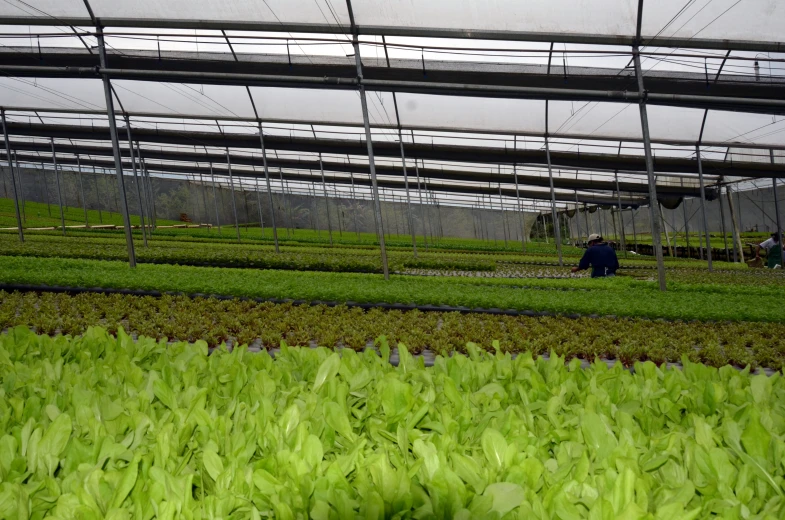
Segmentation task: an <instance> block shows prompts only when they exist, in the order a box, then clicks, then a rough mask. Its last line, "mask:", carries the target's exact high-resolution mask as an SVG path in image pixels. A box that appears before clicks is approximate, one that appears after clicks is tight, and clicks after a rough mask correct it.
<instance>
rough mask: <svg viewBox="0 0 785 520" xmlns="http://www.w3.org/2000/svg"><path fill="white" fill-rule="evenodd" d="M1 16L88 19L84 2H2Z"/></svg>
mask: <svg viewBox="0 0 785 520" xmlns="http://www.w3.org/2000/svg"><path fill="white" fill-rule="evenodd" d="M0 16H19V17H42V18H87V17H88V16H89V15H88V13H87V9H86V8H85V4H84V1H83V0H35V1H34V2H29V1H24V0H6V1H4V2H0Z"/></svg>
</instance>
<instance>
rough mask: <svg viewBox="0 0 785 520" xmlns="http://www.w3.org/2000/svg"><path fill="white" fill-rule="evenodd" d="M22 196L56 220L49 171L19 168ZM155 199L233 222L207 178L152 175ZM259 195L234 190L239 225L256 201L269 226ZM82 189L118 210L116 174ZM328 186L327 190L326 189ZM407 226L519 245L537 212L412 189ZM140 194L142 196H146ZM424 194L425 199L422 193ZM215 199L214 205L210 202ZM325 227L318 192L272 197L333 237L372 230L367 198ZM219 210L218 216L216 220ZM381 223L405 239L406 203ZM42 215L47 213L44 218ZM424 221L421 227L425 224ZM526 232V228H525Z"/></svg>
mask: <svg viewBox="0 0 785 520" xmlns="http://www.w3.org/2000/svg"><path fill="white" fill-rule="evenodd" d="M23 172H24V173H23V175H22V179H23V181H22V184H23V195H24V199H25V200H26V201H32V202H41V203H47V202H48V203H49V204H50V210H51V211H52V215H55V216H56V215H57V200H58V199H57V182H56V179H55V176H54V171H53V170H51V169H44V170H42V169H36V168H23ZM0 174H1V175H0V178H2V180H0V193H2V196H3V197H9V198H10V197H11V196H12V191H11V189H12V188H11V177H10V175H8V169H7V168H0ZM60 180H61V190H62V195H63V203H64V204H65V205H66V206H72V207H81V206H82V195H81V191H80V188H79V176H78V175H77V174H76V172H73V171H62V172H61V176H60ZM125 183H126V184H125V186H126V194H127V201H128V208H129V211H130V212H131V213H132V214H136V215H138V214H139V199H138V197H137V190H136V181H135V179H134V178H133V175H130V174H126V175H125ZM152 186H153V191H154V194H155V211H156V216H157V218H159V219H169V220H180V218H181V216H184V217H185V218H187V219H189V220H190V221H191V222H193V223H204V224H213V225H217V224H219V223H220V225H222V226H227V225H232V224H233V223H234V216H233V211H232V202H231V193H232V192H231V190H230V189H228V188H226V187H218V186H217V187H216V188H215V190H213V187H212V185H211V184H210V183H209V182H207V180H206V179H205V184H202V183H200V182H192V181H187V180H183V179H173V178H172V179H166V178H160V177H153V178H152ZM260 186H262V191H260V192H259V194H258V195H257V192H256V191H254V190H248V189H246V190H245V191H241V190H240V189H239V188H237V189H235V194H234V196H235V205H236V207H237V218H238V221H239V223H240V224H241V225H246V224H247V225H253V226H258V224H259V207H258V201H259V200H261V205H262V219H263V221H264V225H265V227H269V226H270V225H271V222H272V215H271V212H270V205H269V202H268V201H269V198H268V195H267V192H266V191H264V190H263V186H264V183H263V182H261V183H260ZM82 188H83V190H84V197H85V198H86V201H87V209H91V210H102V211H107V212H114V213H117V212H119V208H120V201H119V198H118V193H119V192H118V189H117V177H116V176H115V175H113V174H93V173H92V172H90V173H82ZM328 189H329V188H328ZM412 193H413V195H412V203H411V208H412V223H413V225H414V227H415V233H416V234H417V235H419V236H422V235H423V234H427V235H428V236H429V237H431V236H433V237H437V236H448V237H457V238H475V237H476V238H484V239H487V240H495V241H504V240H505V239H506V240H509V241H515V240H520V237H521V230H522V229H524V230H527V231H528V232H529V233H530V234H531V228H532V224H533V223H534V221H535V217H536V215H537V214H536V213H531V212H524V214H523V220H524V221H523V222H521V215H520V214H519V213H517V212H515V211H510V210H506V211H504V212H502V211H500V210H498V209H482V210H481V209H471V208H461V207H450V206H444V205H440V206H439V207H438V208H437V206H436V205H435V204H423V205H420V204H419V203H418V201H419V199H418V197H416V196H415V195H414V193H415V192H412ZM143 196H144V195H143ZM424 196H425V195H424ZM216 200H217V205H216V203H215V201H216ZM327 200H328V204H327V205H329V214H330V218H329V222H328V218H327V212H328V209H327V205H325V198H324V197H323V196H322V190H321V187H317V191H316V196H309V195H304V194H302V195H301V194H291V195H290V194H286V195H284V194H281V193H273V205H274V206H275V218H276V224H277V225H278V227H282V228H284V227H285V228H294V229H304V228H307V229H320V230H323V231H327V230H328V228H329V227H330V226H332V229H333V231H334V232H335V233H339V234H340V233H354V232H356V231H360V232H368V233H373V232H374V231H375V221H374V216H373V204H372V201H371V200H360V199H351V198H345V197H334V196H330V197H329V198H328V199H327ZM216 206H217V215H216ZM381 209H382V222H383V223H384V231H385V233H386V234H409V233H410V230H409V222H408V217H407V213H406V211H407V205H406V203H405V202H382V207H381ZM41 216H44V215H41ZM423 223H424V225H423ZM524 232H526V231H524Z"/></svg>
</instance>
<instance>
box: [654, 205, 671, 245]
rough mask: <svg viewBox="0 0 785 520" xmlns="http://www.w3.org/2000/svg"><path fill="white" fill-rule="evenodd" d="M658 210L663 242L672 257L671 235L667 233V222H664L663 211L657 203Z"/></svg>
mask: <svg viewBox="0 0 785 520" xmlns="http://www.w3.org/2000/svg"><path fill="white" fill-rule="evenodd" d="M658 205H659V208H658V209H659V210H660V218H661V219H662V230H663V231H664V232H665V244H666V245H667V247H668V252H669V253H670V257H671V258H673V256H674V255H673V246H671V237H670V235H669V234H668V224H667V222H665V213H664V212H663V211H662V204H659V203H658Z"/></svg>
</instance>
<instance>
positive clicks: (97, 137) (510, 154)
mask: <svg viewBox="0 0 785 520" xmlns="http://www.w3.org/2000/svg"><path fill="white" fill-rule="evenodd" d="M8 127H9V133H10V135H12V136H20V137H21V136H28V137H46V138H52V137H54V138H63V139H80V140H90V141H107V140H108V139H109V133H108V130H107V129H106V128H101V127H93V126H82V125H50V124H40V123H32V122H29V123H24V122H23V123H19V122H15V123H9V125H8ZM135 139H137V140H138V141H140V142H142V143H155V144H169V145H181V146H188V147H193V146H200V147H201V146H216V147H226V146H228V147H230V148H234V149H237V148H245V149H248V148H252V149H254V150H255V149H256V148H258V147H257V146H256V144H257V143H256V140H255V139H258V136H255V135H247V134H239V133H217V132H182V131H177V130H163V129H147V128H137V129H136V132H135ZM265 141H266V142H269V147H270V149H273V150H278V151H279V152H297V153H319V152H321V153H325V154H336V155H341V156H345V155H355V156H361V155H363V153H362V150H363V148H364V144H363V143H362V142H361V141H359V140H347V139H323V138H322V139H314V138H310V137H288V136H280V135H266V136H265ZM399 146H400V145H399V144H398V143H395V142H386V141H375V142H374V149H375V152H376V155H377V156H380V157H390V158H392V157H395V158H396V159H397V157H398V156H399V155H400V148H399ZM404 148H405V153H406V155H407V157H413V158H417V159H421V160H428V161H437V162H439V161H442V162H452V163H471V164H481V165H487V164H494V165H498V164H509V165H512V164H528V165H535V164H540V165H541V164H545V154H544V152H543V151H542V150H522V149H517V150H511V149H509V148H506V149H505V148H499V147H479V146H469V147H467V146H457V145H442V144H437V145H433V144H427V143H416V144H410V143H405V144H404ZM191 149H192V148H191ZM551 159H552V164H553V165H556V166H557V167H559V168H564V169H570V170H576V171H581V170H586V171H589V169H592V170H594V171H602V170H609V171H616V170H618V171H620V172H621V171H625V172H626V171H638V172H642V171H644V161H643V158H642V157H640V156H629V155H628V156H620V157H619V156H616V155H610V154H597V153H583V152H577V151H576V152H563V151H558V152H557V151H553V152H552V153H551ZM703 166H704V170H705V172H706V173H709V172H710V173H712V174H715V173H718V174H722V175H725V176H748V177H760V178H771V177H783V176H785V175H783V174H784V173H785V167H783V165H778V164H775V165H772V164H769V163H753V162H749V163H739V162H726V161H720V160H711V161H704V164H703ZM655 169H656V171H657V173H658V174H664V173H697V164H696V161H694V160H691V159H689V158H679V157H662V156H661V157H658V158H657V159H656V163H655Z"/></svg>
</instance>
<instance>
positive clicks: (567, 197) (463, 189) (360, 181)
mask: <svg viewBox="0 0 785 520" xmlns="http://www.w3.org/2000/svg"><path fill="white" fill-rule="evenodd" d="M4 157H5V153H3V152H2V151H0V159H2V158H4ZM44 160H47V159H44ZM79 160H80V161H81V165H82V166H97V167H100V168H105V169H107V170H108V169H110V168H112V167H114V164H115V163H114V161H110V160H102V159H92V158H86V157H80V159H79ZM19 161H20V162H22V163H25V162H27V163H33V164H36V163H41V162H42V157H40V156H38V155H32V154H30V155H25V154H20V155H19ZM57 161H58V164H61V165H63V164H67V165H72V166H76V165H77V159H76V157H63V158H60V157H58V159H57ZM123 166H124V168H126V167H127V168H129V169H130V167H131V162H130V161H124V162H123ZM145 166H146V167H147V169H148V170H150V171H157V172H161V173H178V174H182V175H193V174H200V173H201V174H210V173H211V170H210V167H209V166H208V165H207V164H205V166H186V165H177V164H159V163H154V162H150V161H145ZM212 172H213V173H215V175H220V176H225V177H226V178H227V179H228V177H229V169H228V168H217V167H216V166H215V165H213V168H212ZM232 172H233V174H234V175H235V176H239V177H244V178H251V179H256V178H259V179H261V178H263V177H264V173H262V172H256V171H254V170H237V169H236V168H235V169H233V170H232ZM281 175H282V178H283V179H284V180H290V181H303V182H313V183H315V184H318V183H321V182H322V177H321V175H320V173H305V172H304V171H301V172H297V173H295V172H291V171H282V172H281ZM325 181H326V182H327V183H329V184H337V185H347V186H348V185H350V183H351V182H352V181H351V179H350V178H349V177H341V176H338V175H335V174H332V175H328V174H326V173H325ZM354 183H355V184H356V185H360V186H366V187H369V188H370V187H371V182H370V180H369V179H368V178H366V177H357V176H355V178H354ZM378 184H379V186H380V187H383V188H389V189H396V190H402V191H403V190H404V189H405V185H404V181H403V180H400V181H399V180H390V179H380V180H379V181H378ZM428 190H429V191H440V192H446V193H463V194H470V195H478V194H481V195H492V196H498V195H499V191H498V189H496V188H488V187H484V186H460V185H454V184H448V183H445V182H433V181H429V182H428ZM520 194H521V198H524V199H533V200H543V201H550V199H551V197H550V194H549V193H548V192H547V191H543V192H538V191H525V190H521V191H520ZM502 195H503V196H504V197H507V198H511V199H512V198H515V196H516V193H515V188H511V189H502ZM580 197H581V202H586V203H588V204H603V205H610V204H614V205H615V204H616V198H614V197H610V196H602V195H595V194H592V193H582V194H581V196H580ZM347 198H350V197H349V194H348V193H347ZM556 200H558V201H565V202H570V201H573V200H574V196H573V195H572V194H571V193H557V194H556ZM622 203H623V204H624V205H625V206H630V205H633V206H639V205H642V204H645V203H646V200H645V199H643V198H624V199H622Z"/></svg>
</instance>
